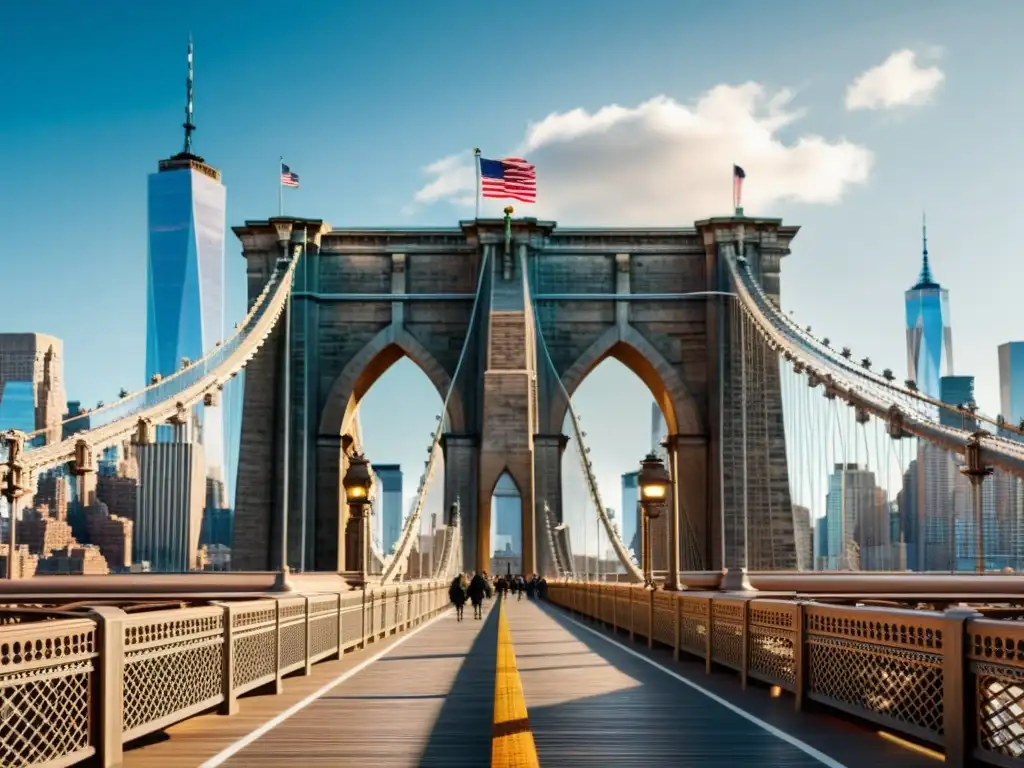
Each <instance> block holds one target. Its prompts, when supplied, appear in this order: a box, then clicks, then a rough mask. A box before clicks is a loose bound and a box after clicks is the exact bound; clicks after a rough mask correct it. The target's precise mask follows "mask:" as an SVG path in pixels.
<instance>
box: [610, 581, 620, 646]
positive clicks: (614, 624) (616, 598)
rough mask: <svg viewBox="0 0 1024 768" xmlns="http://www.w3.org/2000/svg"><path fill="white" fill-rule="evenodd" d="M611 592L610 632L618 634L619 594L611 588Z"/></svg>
mask: <svg viewBox="0 0 1024 768" xmlns="http://www.w3.org/2000/svg"><path fill="white" fill-rule="evenodd" d="M611 592H612V632H613V633H614V634H616V635H617V634H619V592H618V590H617V589H616V588H615V587H612V588H611Z"/></svg>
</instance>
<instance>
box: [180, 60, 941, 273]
mask: <svg viewBox="0 0 1024 768" xmlns="http://www.w3.org/2000/svg"><path fill="white" fill-rule="evenodd" d="M189 60H190V59H189ZM920 282H921V283H932V282H933V281H932V267H931V266H930V265H929V263H928V214H927V213H924V212H922V214H921V281H920Z"/></svg>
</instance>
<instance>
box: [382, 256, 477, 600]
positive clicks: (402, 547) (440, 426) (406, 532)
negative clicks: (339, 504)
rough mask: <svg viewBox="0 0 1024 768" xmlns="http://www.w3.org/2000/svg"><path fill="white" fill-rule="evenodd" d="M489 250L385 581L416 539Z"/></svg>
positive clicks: (466, 349)
mask: <svg viewBox="0 0 1024 768" xmlns="http://www.w3.org/2000/svg"><path fill="white" fill-rule="evenodd" d="M490 253H491V249H490V248H486V247H485V248H484V249H483V254H484V255H483V258H482V259H481V260H480V274H479V275H477V280H476V295H475V296H474V297H473V308H472V310H470V314H469V325H468V327H467V330H466V338H465V339H464V340H463V342H462V351H461V352H460V353H459V360H458V362H457V363H456V364H455V371H454V372H453V373H452V378H451V382H450V383H449V385H448V391H447V392H446V393H445V396H444V404H443V405H442V406H441V418H440V420H439V421H438V422H437V429H436V430H435V432H434V442H433V443H432V444H431V446H430V454H429V456H428V458H427V468H426V471H425V472H424V473H423V479H422V480H421V481H420V486H419V488H418V489H417V493H416V505H415V506H414V507H413V511H412V514H410V515H409V519H408V520H407V521H406V524H405V527H404V529H403V530H402V536H401V538H399V544H398V547H397V548H396V549H395V555H394V557H392V558H391V562H390V563H388V564H387V567H386V568H385V569H384V574H383V576H382V577H381V582H382V583H384V584H387V583H388V582H389V581H391V580H392V579H394V578H395V576H396V575H397V574H398V571H399V566H400V565H401V564H402V563H404V562H405V561H406V560H407V559H408V557H409V552H410V550H411V547H412V542H413V541H414V540H415V539H414V535H415V532H416V530H417V528H416V527H417V526H418V525H419V519H420V514H421V512H422V511H423V504H424V502H425V501H426V498H427V488H428V486H429V485H430V480H431V478H432V476H433V472H434V469H435V468H436V466H437V455H438V446H439V445H440V443H441V436H442V435H443V434H444V428H445V415H446V414H447V413H448V404H449V402H450V401H451V397H452V393H454V392H455V385H456V383H457V382H458V379H459V373H460V372H461V371H462V365H463V363H464V362H465V360H466V352H467V351H468V350H469V345H470V341H471V339H472V338H473V331H474V328H475V325H476V318H477V312H478V310H479V308H480V296H481V294H482V293H483V286H484V276H485V275H486V274H487V268H488V265H489V263H490Z"/></svg>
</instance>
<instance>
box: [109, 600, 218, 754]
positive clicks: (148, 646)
mask: <svg viewBox="0 0 1024 768" xmlns="http://www.w3.org/2000/svg"><path fill="white" fill-rule="evenodd" d="M122 626H123V641H122V642H123V643H124V691H123V696H124V722H123V724H122V730H123V732H124V740H125V741H130V740H131V739H135V738H138V737H139V736H144V735H146V734H147V733H151V732H153V731H158V730H160V729H161V728H166V727H167V726H168V725H171V724H172V723H175V722H177V721H179V720H184V719H185V718H187V717H191V716H192V715H194V714H197V713H198V712H202V711H203V710H206V709H209V708H210V707H213V706H215V705H217V704H219V703H220V702H221V701H223V700H224V690H223V685H222V680H221V677H222V674H223V658H224V648H223V646H224V610H223V608H220V607H219V606H210V607H208V608H187V609H184V610H182V609H173V610H168V611H156V612H154V613H144V614H141V615H138V616H129V617H126V618H125V619H124V620H123V621H122Z"/></svg>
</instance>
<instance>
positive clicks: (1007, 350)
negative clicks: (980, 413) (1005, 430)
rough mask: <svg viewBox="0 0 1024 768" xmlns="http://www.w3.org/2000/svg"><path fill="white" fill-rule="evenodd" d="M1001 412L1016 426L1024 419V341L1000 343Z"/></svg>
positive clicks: (1008, 421)
mask: <svg viewBox="0 0 1024 768" xmlns="http://www.w3.org/2000/svg"><path fill="white" fill-rule="evenodd" d="M999 413H1000V415H1001V416H1002V417H1003V418H1004V419H1006V421H1007V423H1009V424H1013V425H1014V426H1020V423H1021V422H1022V421H1024V341H1010V342H1007V343H1006V344H1000V345H999Z"/></svg>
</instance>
